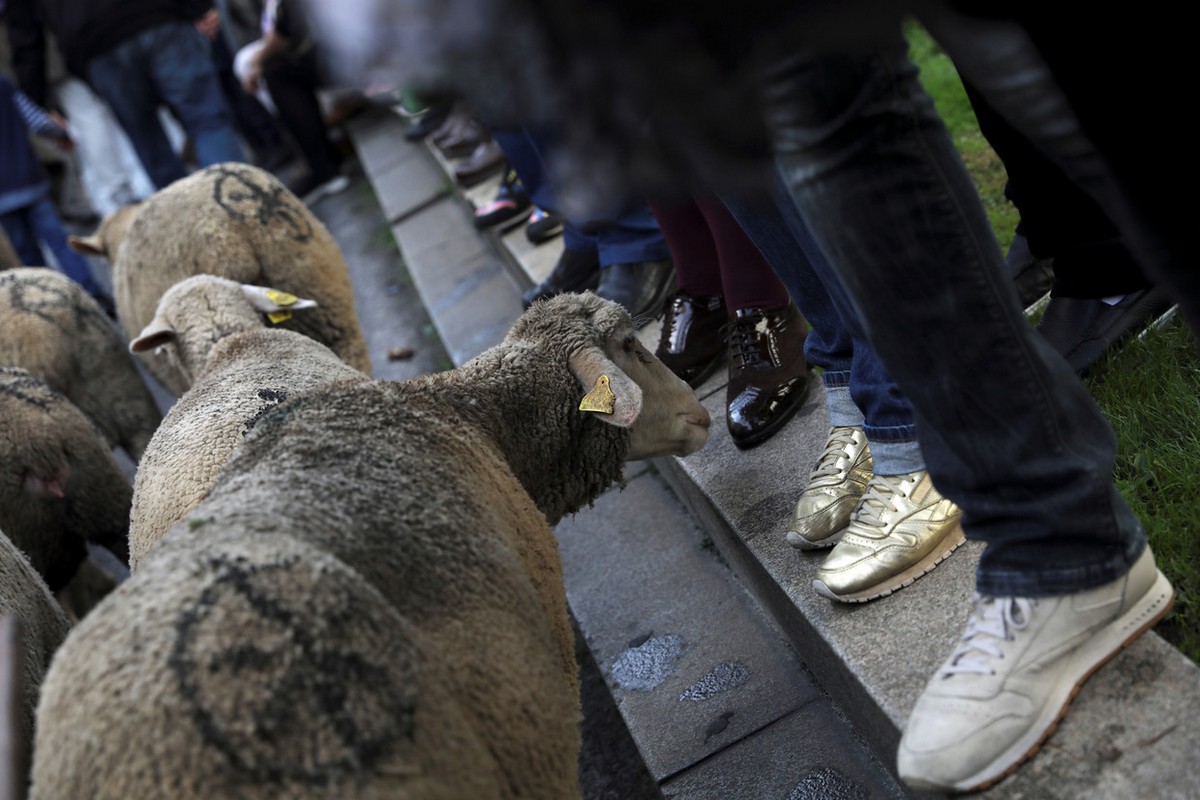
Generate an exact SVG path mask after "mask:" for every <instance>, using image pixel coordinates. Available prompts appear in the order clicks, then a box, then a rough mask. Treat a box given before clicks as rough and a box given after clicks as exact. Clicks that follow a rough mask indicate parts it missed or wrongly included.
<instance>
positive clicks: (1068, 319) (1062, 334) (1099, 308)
mask: <svg viewBox="0 0 1200 800" xmlns="http://www.w3.org/2000/svg"><path fill="white" fill-rule="evenodd" d="M1171 305H1172V303H1171V298H1170V296H1169V295H1168V294H1167V291H1166V290H1165V289H1163V288H1159V287H1155V288H1151V289H1142V290H1140V291H1136V292H1131V293H1129V294H1127V295H1125V297H1124V298H1123V299H1122V300H1121V302H1119V303H1117V304H1116V305H1109V304H1108V303H1106V302H1104V301H1103V300H1099V299H1096V298H1090V297H1053V296H1052V297H1051V298H1050V303H1049V304H1048V305H1047V306H1046V313H1045V314H1044V315H1043V316H1042V319H1041V321H1040V322H1039V323H1038V326H1037V329H1038V332H1040V333H1041V334H1042V335H1043V336H1045V337H1046V340H1047V341H1049V342H1050V344H1051V345H1053V346H1054V349H1055V350H1057V351H1058V352H1060V353H1062V355H1063V357H1064V358H1066V359H1067V363H1068V364H1070V365H1071V367H1072V369H1074V370H1075V371H1076V372H1077V373H1079V374H1080V375H1086V374H1087V371H1088V369H1089V368H1090V367H1091V366H1092V365H1093V364H1095V363H1096V361H1097V360H1098V359H1099V358H1100V356H1102V355H1104V353H1105V352H1106V351H1108V350H1110V349H1113V348H1115V347H1117V346H1119V345H1120V344H1121V343H1122V342H1123V340H1124V339H1125V338H1126V337H1127V336H1129V335H1131V334H1133V333H1136V332H1139V331H1142V330H1144V329H1145V328H1146V326H1147V325H1149V324H1150V323H1151V322H1153V321H1154V320H1155V319H1157V318H1158V317H1160V316H1162V315H1163V314H1164V313H1166V311H1167V309H1169V308H1170V307H1171Z"/></svg>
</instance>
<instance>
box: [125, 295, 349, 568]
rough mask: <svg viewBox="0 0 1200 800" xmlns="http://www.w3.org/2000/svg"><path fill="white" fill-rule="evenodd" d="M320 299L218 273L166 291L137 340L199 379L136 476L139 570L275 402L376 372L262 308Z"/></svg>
mask: <svg viewBox="0 0 1200 800" xmlns="http://www.w3.org/2000/svg"><path fill="white" fill-rule="evenodd" d="M272 298H274V299H272ZM280 300H283V301H284V302H286V303H287V305H282V304H280V302H279V301H280ZM315 306H316V303H314V302H313V301H312V300H306V299H298V298H293V297H288V296H285V295H282V294H281V293H280V292H277V291H276V290H273V289H268V288H264V287H258V286H246V285H243V284H239V283H237V282H236V281H231V280H229V279H227V278H219V277H217V276H215V275H196V276H194V277H191V278H188V279H187V280H184V281H181V282H179V283H177V284H175V285H174V286H172V287H171V288H170V289H168V290H167V292H166V293H165V294H164V295H163V296H162V299H161V300H160V301H159V303H158V311H157V313H156V314H155V316H154V319H153V320H151V321H150V324H149V325H147V326H146V328H145V330H143V331H142V333H141V335H140V336H138V338H136V339H134V340H133V342H132V343H130V348H131V349H132V350H133V351H135V352H139V351H145V350H149V349H152V348H163V349H164V350H166V351H167V352H168V357H169V359H170V360H171V362H172V363H173V364H174V366H175V367H176V368H177V369H178V370H179V371H180V373H182V374H183V375H185V376H186V377H187V379H188V382H189V383H190V384H191V388H190V389H188V390H187V392H185V393H184V394H183V396H182V397H180V398H179V400H178V401H177V402H176V403H175V405H173V406H172V407H171V410H170V411H169V412H168V413H167V416H166V419H164V420H163V423H162V425H160V426H159V428H158V430H156V431H155V433H154V437H153V438H152V439H151V440H150V445H149V447H147V449H146V454H145V456H144V457H143V458H142V461H141V463H140V464H139V467H138V473H137V475H136V477H135V479H134V484H133V506H132V510H131V512H130V520H129V567H130V569H131V570H136V569H137V565H138V563H139V562H140V561H141V560H142V558H144V557H145V555H146V554H147V553H149V552H150V550H152V549H153V548H154V546H155V545H157V544H158V541H159V540H160V539H161V538H162V535H163V534H164V533H166V532H167V530H169V529H170V528H171V527H172V526H173V525H175V523H177V522H179V520H181V519H183V518H184V517H185V516H187V515H188V514H189V513H190V512H191V510H192V509H193V508H195V507H196V505H197V504H199V502H200V501H201V500H202V499H203V498H204V496H205V495H206V494H207V493H208V490H209V489H210V488H212V485H213V482H214V481H215V480H216V478H217V473H218V472H219V471H220V469H221V467H223V466H224V465H225V462H226V461H228V460H229V456H230V455H231V454H232V453H233V449H234V447H235V446H236V445H237V444H238V442H240V441H241V440H242V437H243V436H245V435H246V434H247V433H248V432H249V431H250V430H251V428H253V426H254V423H255V422H256V421H257V419H258V418H259V417H260V416H262V415H263V414H264V413H265V412H266V411H267V410H268V409H270V408H272V407H274V406H275V405H278V404H279V403H281V402H282V401H283V400H286V399H287V397H288V396H289V395H291V394H294V393H296V392H298V391H301V390H303V389H308V388H311V387H313V386H318V385H320V384H322V383H328V382H330V381H335V380H369V378H368V377H367V376H366V375H363V374H362V373H361V372H359V371H358V370H356V369H354V368H353V367H350V366H347V365H346V364H345V363H343V362H342V361H341V360H340V359H338V357H337V356H336V355H335V354H334V353H333V351H331V350H330V349H329V348H327V347H325V346H324V345H323V344H321V343H319V342H317V341H315V340H313V339H310V338H308V337H307V336H303V335H301V334H298V333H295V332H293V331H285V330H278V329H274V328H267V327H265V326H266V324H267V323H266V319H265V318H264V317H263V314H279V313H290V312H292V311H293V310H294V311H298V312H299V313H302V314H303V313H308V311H307V309H311V308H314V307H315Z"/></svg>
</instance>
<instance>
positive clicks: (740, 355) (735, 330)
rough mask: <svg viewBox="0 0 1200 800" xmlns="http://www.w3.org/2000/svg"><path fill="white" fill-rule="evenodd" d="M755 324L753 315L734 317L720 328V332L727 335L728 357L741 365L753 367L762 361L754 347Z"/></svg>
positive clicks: (760, 354) (756, 322) (755, 320)
mask: <svg viewBox="0 0 1200 800" xmlns="http://www.w3.org/2000/svg"><path fill="white" fill-rule="evenodd" d="M757 324H758V319H757V318H755V317H735V318H733V319H732V320H730V321H729V322H727V323H725V325H724V326H722V328H721V334H722V335H723V336H726V337H728V341H729V357H730V358H731V359H736V360H737V363H738V365H739V366H741V367H753V366H755V365H757V364H761V363H762V362H763V357H762V353H760V352H759V351H758V348H757V347H755V342H756V340H757V339H758V336H757V335H756V331H755V326H756V325H757Z"/></svg>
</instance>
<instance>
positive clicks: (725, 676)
mask: <svg viewBox="0 0 1200 800" xmlns="http://www.w3.org/2000/svg"><path fill="white" fill-rule="evenodd" d="M748 680H750V670H748V669H747V668H746V665H745V664H741V663H739V662H737V661H725V662H723V663H721V664H717V665H716V666H715V667H713V669H712V672H709V673H708V674H707V675H705V676H704V677H703V678H701V679H700V680H698V681H696V682H695V683H693V684H692V685H691V686H689V687H688V688H687V689H686V690H685V691H684V692H683V694H681V695H679V701H680V702H683V701H684V700H693V701H695V702H700V701H702V700H707V699H708V698H710V697H713V696H714V695H718V694H720V693H721V692H728V691H729V690H730V689H736V688H737V687H739V686H742V685H743V684H745V683H746V682H747V681H748Z"/></svg>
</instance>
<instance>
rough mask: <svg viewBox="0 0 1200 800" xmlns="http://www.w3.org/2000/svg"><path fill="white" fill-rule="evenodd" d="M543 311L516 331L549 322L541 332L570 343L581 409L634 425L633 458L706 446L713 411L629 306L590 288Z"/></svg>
mask: <svg viewBox="0 0 1200 800" xmlns="http://www.w3.org/2000/svg"><path fill="white" fill-rule="evenodd" d="M535 309H536V310H534V309H531V310H530V312H532V313H530V312H527V313H526V315H525V316H524V317H522V319H521V320H520V321H518V324H517V325H516V326H514V328H513V333H512V334H510V335H516V336H518V337H522V336H525V335H526V331H527V329H529V328H535V327H545V328H546V329H545V330H543V331H540V332H539V334H540V335H545V334H549V335H550V336H552V337H554V339H553V340H555V341H561V342H563V343H564V344H565V346H566V347H567V353H568V356H567V361H568V364H569V366H570V369H571V372H572V374H573V375H574V376H575V378H576V380H578V381H579V386H580V390H581V391H580V401H579V402H580V410H579V413H585V414H594V415H595V417H596V418H597V419H599V420H600V421H602V422H605V423H608V424H610V425H616V426H619V427H622V428H626V429H628V430H629V436H630V444H629V453H628V456H627V459H628V460H636V459H643V458H651V457H654V456H664V455H677V456H685V455H688V454H690V453H694V452H695V451H697V450H699V449H700V448H701V447H703V446H704V445H705V443H706V442H707V441H708V426H709V424H710V422H711V419H710V417H709V414H708V410H707V409H705V408H704V406H703V405H701V404H700V400H699V399H698V398H697V397H696V393H695V391H693V390H692V388H691V387H690V386H688V385H687V383H685V382H684V381H683V380H681V379H680V378H678V377H677V376H676V375H675V374H674V373H673V372H671V370H669V369H668V368H667V367H666V365H664V364H663V363H662V362H661V361H659V360H658V358H657V357H656V356H655V355H654V354H653V353H652V352H650V351H649V350H647V349H646V348H645V347H644V346H643V345H642V343H641V342H640V341H638V338H637V335H636V331H635V328H634V325H633V319H632V318H631V317H630V316H629V314H628V313H627V312H626V311H625V309H623V308H622V307H621V306H620V305H618V304H617V303H613V302H611V301H609V300H604V299H603V298H600V297H597V296H596V295H594V294H592V293H590V292H587V293H584V294H580V295H561V296H559V297H555V298H551V299H550V300H547V301H544V302H542V303H538V304H535ZM539 318H545V319H546V320H548V321H549V322H546V323H542V322H539Z"/></svg>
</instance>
